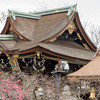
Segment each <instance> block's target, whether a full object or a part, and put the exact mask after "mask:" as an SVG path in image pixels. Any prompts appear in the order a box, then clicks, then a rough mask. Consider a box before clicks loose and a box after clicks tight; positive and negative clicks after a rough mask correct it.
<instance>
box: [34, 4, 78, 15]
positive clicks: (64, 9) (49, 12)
mask: <svg viewBox="0 0 100 100" xmlns="http://www.w3.org/2000/svg"><path fill="white" fill-rule="evenodd" d="M76 6H77V4H74V5H71V6H67V7H61V8H55V9H50V10H45V11H40V12H34V13H32V14H36V15H47V14H53V13H59V12H65V11H68V12H69V11H70V10H71V11H73V10H74V11H76ZM70 13H71V12H70ZM68 15H70V14H68Z"/></svg>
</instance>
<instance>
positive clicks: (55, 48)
mask: <svg viewBox="0 0 100 100" xmlns="http://www.w3.org/2000/svg"><path fill="white" fill-rule="evenodd" d="M70 30H72V31H70ZM70 32H71V33H70ZM1 34H2V35H13V36H14V39H13V40H9V39H8V40H0V47H1V48H2V49H3V51H4V52H5V53H7V54H17V53H18V54H19V55H23V54H28V53H30V52H34V51H35V50H40V51H42V52H46V53H47V54H49V55H52V56H56V57H60V58H64V59H67V58H68V59H72V60H73V59H74V60H75V59H76V60H77V61H80V60H84V61H90V60H91V59H92V58H93V55H94V51H96V47H95V46H94V44H93V43H92V42H91V41H90V40H89V38H88V36H87V34H86V32H85V31H84V29H83V27H82V25H81V23H80V20H79V16H78V13H77V11H76V5H73V6H69V7H64V8H58V9H53V10H47V11H42V12H34V13H23V12H16V11H11V10H9V16H8V18H7V21H6V24H5V27H4V29H3V31H2V32H1ZM64 34H65V35H66V36H63V35H64ZM63 38H64V39H63Z"/></svg>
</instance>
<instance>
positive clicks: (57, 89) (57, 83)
mask: <svg viewBox="0 0 100 100" xmlns="http://www.w3.org/2000/svg"><path fill="white" fill-rule="evenodd" d="M55 79H56V80H55V83H56V87H55V93H56V94H55V100H59V94H60V73H55Z"/></svg>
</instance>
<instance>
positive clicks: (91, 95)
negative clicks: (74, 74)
mask: <svg viewBox="0 0 100 100" xmlns="http://www.w3.org/2000/svg"><path fill="white" fill-rule="evenodd" d="M89 98H90V99H94V98H95V91H94V89H93V88H92V90H91V91H90V97H89Z"/></svg>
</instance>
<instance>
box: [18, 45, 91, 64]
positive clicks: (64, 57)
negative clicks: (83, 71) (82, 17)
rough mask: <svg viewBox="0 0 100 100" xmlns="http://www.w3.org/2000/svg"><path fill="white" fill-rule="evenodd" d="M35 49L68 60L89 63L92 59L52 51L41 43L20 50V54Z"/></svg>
mask: <svg viewBox="0 0 100 100" xmlns="http://www.w3.org/2000/svg"><path fill="white" fill-rule="evenodd" d="M35 51H41V52H43V53H46V54H48V55H51V56H53V57H57V58H60V59H67V60H71V61H76V62H85V63H88V62H89V61H90V60H87V59H81V58H76V57H70V56H67V55H62V54H58V53H56V52H53V51H50V50H48V49H46V48H44V47H41V46H39V45H38V46H36V47H33V48H30V49H28V50H24V51H19V55H23V54H26V55H27V54H28V53H30V52H35Z"/></svg>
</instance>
